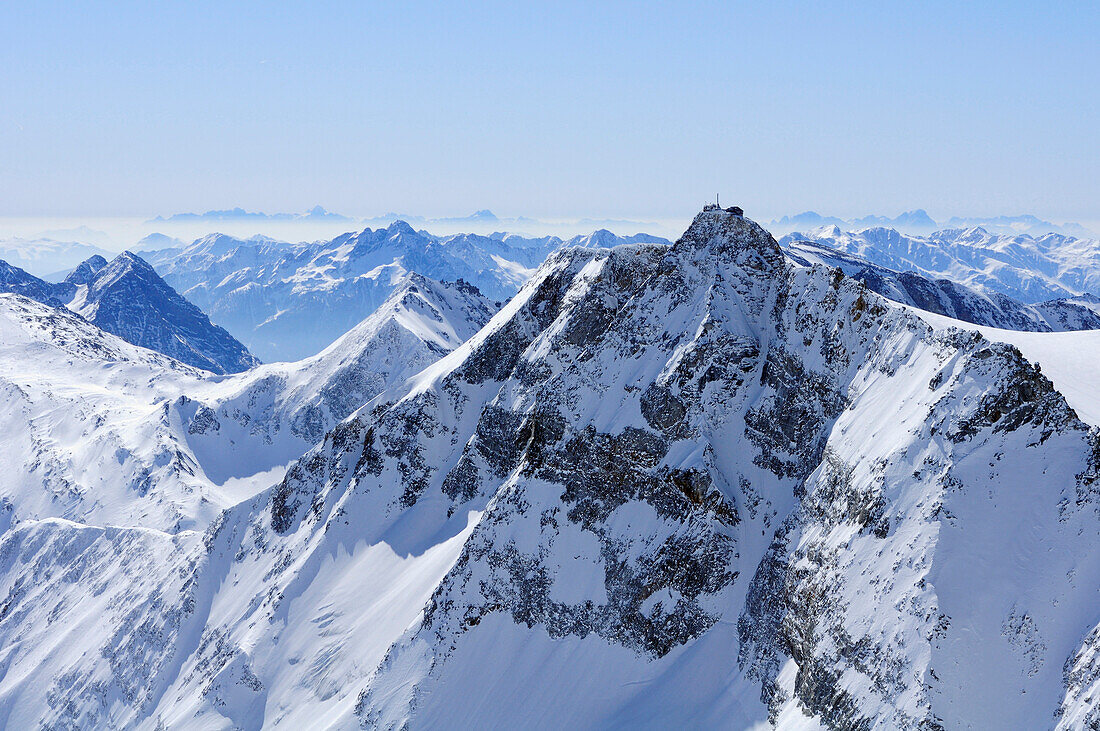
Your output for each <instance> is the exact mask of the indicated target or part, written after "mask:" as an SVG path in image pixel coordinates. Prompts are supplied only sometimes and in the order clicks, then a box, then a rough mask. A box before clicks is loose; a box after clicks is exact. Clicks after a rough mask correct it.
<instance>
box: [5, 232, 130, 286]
mask: <svg viewBox="0 0 1100 731" xmlns="http://www.w3.org/2000/svg"><path fill="white" fill-rule="evenodd" d="M96 255H99V256H106V257H113V256H114V255H115V252H111V251H108V250H107V249H103V248H101V247H99V246H95V245H93V244H87V243H78V242H76V241H58V240H55V239H51V238H33V239H21V238H12V239H5V240H2V241H0V259H2V260H3V261H6V262H7V263H8V264H10V265H12V266H15V267H19V268H20V269H23V270H24V271H27V272H30V273H31V274H33V275H35V276H36V277H48V276H50V275H53V274H56V273H58V272H64V271H68V270H69V269H72V268H73V267H75V266H76V265H77V264H79V263H80V262H82V261H84V260H85V259H87V258H89V257H91V256H96Z"/></svg>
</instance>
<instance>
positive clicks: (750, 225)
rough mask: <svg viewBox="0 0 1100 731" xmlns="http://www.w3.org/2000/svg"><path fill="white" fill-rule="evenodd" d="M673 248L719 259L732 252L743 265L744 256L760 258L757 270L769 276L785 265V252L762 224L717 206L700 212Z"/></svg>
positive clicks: (733, 256) (735, 258)
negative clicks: (705, 254) (706, 254)
mask: <svg viewBox="0 0 1100 731" xmlns="http://www.w3.org/2000/svg"><path fill="white" fill-rule="evenodd" d="M673 249H674V250H675V251H685V252H687V251H690V252H693V253H694V254H696V255H697V254H698V253H700V252H706V253H708V254H713V255H716V256H719V255H722V254H726V253H728V254H730V255H731V256H732V258H733V259H734V260H736V261H737V262H738V263H745V262H742V255H744V254H753V255H755V256H756V257H757V258H758V259H759V262H758V265H757V266H755V267H754V268H756V269H763V270H764V271H767V272H769V273H772V272H775V271H778V270H780V269H782V268H783V267H784V266H785V264H784V258H783V251H782V249H780V247H779V244H778V243H777V242H776V240H775V239H774V238H773V237H772V235H771V234H770V233H768V232H767V231H765V230H764V228H763V227H762V226H760V224H758V223H757V222H756V221H753V220H752V219H750V218H745V216H744V215H742V214H740V213H734V212H731V211H729V210H726V209H722V208H718V207H716V206H715V207H709V206H708V207H707V208H704V209H703V210H702V211H700V212H699V213H698V214H697V215H696V216H695V219H694V220H693V221H692V222H691V225H690V226H688V228H687V230H686V231H684V234H683V235H682V236H681V237H680V238H679V239H677V241H676V243H675V244H673Z"/></svg>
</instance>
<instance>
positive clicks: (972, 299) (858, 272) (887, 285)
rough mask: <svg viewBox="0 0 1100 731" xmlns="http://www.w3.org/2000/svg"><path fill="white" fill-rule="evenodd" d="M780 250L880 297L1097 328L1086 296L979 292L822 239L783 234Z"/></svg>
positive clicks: (1016, 325) (995, 322) (1057, 326)
mask: <svg viewBox="0 0 1100 731" xmlns="http://www.w3.org/2000/svg"><path fill="white" fill-rule="evenodd" d="M783 251H784V253H785V254H786V255H787V257H788V258H789V259H791V261H792V262H794V263H796V264H800V265H803V266H812V265H814V264H822V265H825V266H828V267H831V268H834V269H840V270H841V271H842V272H844V274H846V275H848V276H849V277H852V278H853V279H856V280H858V281H860V282H862V283H863V284H864V285H866V286H867V288H868V289H870V290H873V291H875V292H877V293H879V294H881V295H882V296H884V297H888V298H889V299H891V300H893V301H895V302H900V303H902V304H906V305H910V306H912V307H916V308H918V309H921V310H924V311H926V312H933V313H936V314H938V315H943V316H945V317H950V318H953V319H956V320H961V321H963V322H969V323H972V324H974V325H985V326H988V327H996V328H1001V329H1005V330H1020V331H1026V332H1063V331H1070V330H1100V314H1097V309H1098V308H1097V307H1096V305H1095V303H1092V302H1089V301H1086V299H1082V298H1075V299H1057V300H1050V301H1048V302H1040V303H1037V304H1025V303H1023V302H1020V301H1019V300H1016V299H1013V298H1012V297H1009V296H1008V295H1006V294H1002V293H1000V292H992V293H983V292H979V291H977V290H974V289H971V288H970V287H967V286H964V285H962V284H957V283H956V282H952V281H950V280H948V279H933V278H931V277H925V276H922V275H920V274H917V273H915V272H913V271H896V270H893V269H888V268H886V267H883V266H879V265H877V264H874V263H872V262H871V261H870V260H868V259H865V258H863V257H861V256H859V255H856V254H850V253H847V252H844V251H840V250H837V249H835V248H832V247H831V246H828V245H827V244H823V243H815V242H811V241H800V240H796V239H786V240H784V242H783Z"/></svg>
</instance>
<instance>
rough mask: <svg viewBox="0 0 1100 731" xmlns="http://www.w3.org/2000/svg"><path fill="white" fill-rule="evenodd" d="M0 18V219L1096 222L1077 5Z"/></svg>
mask: <svg viewBox="0 0 1100 731" xmlns="http://www.w3.org/2000/svg"><path fill="white" fill-rule="evenodd" d="M759 5H760V6H759V7H758V6H755V5H754V6H749V5H736V4H724V3H722V4H719V3H713V4H712V3H668V2H664V3H652V4H649V3H647V4H640V3H622V4H615V3H591V2H584V3H566V2H556V3H547V4H544V5H541V4H540V5H535V4H534V3H524V2H521V3H515V2H509V3H451V4H446V5H444V4H437V3H418V2H400V3H384V4H382V3H380V4H374V3H359V2H345V3H335V2H312V3H295V4H294V5H293V6H291V5H290V4H288V3H272V2H262V3H261V2H256V3H244V2H225V1H224V0H221V1H219V2H179V3H175V2H173V3H167V2H164V3H162V2H141V3H136V2H110V3H93V2H79V3H75V2H65V3H53V2H41V1H36V2H14V1H9V2H4V3H2V4H0V215H3V216H55V215H56V216H93V215H94V216H106V215H112V216H113V215H119V216H147V215H148V216H152V215H155V214H162V213H163V214H167V213H172V212H177V211H187V210H206V209H210V208H227V207H233V206H237V205H239V206H243V207H245V208H248V209H254V210H264V211H269V212H272V211H276V210H286V211H299V210H304V209H305V208H308V207H310V206H313V205H315V204H321V205H323V206H325V207H327V208H329V209H331V210H336V211H340V212H342V213H347V214H350V215H367V214H377V213H383V212H386V211H399V212H409V213H417V214H422V215H458V214H466V213H469V212H471V211H473V210H475V209H479V208H490V209H492V210H493V211H495V212H496V213H497V214H498V215H503V216H508V215H528V216H539V217H546V218H552V217H583V216H598V217H633V218H641V219H646V218H669V217H681V216H684V215H690V213H691V212H692V211H694V210H695V209H696V208H697V207H698V205H699V204H700V203H701V202H702V201H703V200H704V199H707V198H710V197H712V196H713V194H714V193H715V192H716V191H717V192H721V194H722V197H723V201H729V202H734V201H737V202H741V203H742V204H743V205H744V207H745V209H746V211H747V212H748V213H749V214H750V215H753V216H754V217H756V218H759V219H766V218H769V217H771V216H774V215H780V214H783V213H796V212H799V211H802V210H806V209H814V210H818V211H820V212H822V213H828V214H833V215H842V216H846V215H855V214H865V213H884V214H896V213H898V212H900V211H901V210H903V209H908V208H913V207H924V208H926V209H927V210H928V211H929V212H930V213H931V214H932V215H933V216H934V217H939V218H941V219H943V218H946V217H948V216H950V215H955V214H968V215H994V214H1002V213H1003V214H1016V213H1023V212H1030V213H1035V214H1037V215H1040V216H1044V217H1047V218H1051V219H1054V220H1066V219H1070V220H1097V219H1100V210H1098V206H1100V141H1098V132H1100V113H1098V104H1100V102H1098V95H1100V42H1098V36H1100V11H1098V9H1097V8H1098V7H1100V5H1098V4H1097V3H1095V2H1088V3H1085V2H1082V3H1056V4H1051V3H1015V2H998V3H959V2H924V3H919V4H911V5H910V6H907V8H906V9H905V10H902V9H900V4H897V3H874V4H866V5H862V4H856V3H846V4H844V6H845V7H844V9H843V10H837V9H836V8H835V7H834V6H835V5H838V4H836V3H760V4H759Z"/></svg>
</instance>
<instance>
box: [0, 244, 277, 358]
mask: <svg viewBox="0 0 1100 731" xmlns="http://www.w3.org/2000/svg"><path fill="white" fill-rule="evenodd" d="M0 292H13V293H15V294H21V295H25V296H27V297H30V298H31V299H34V300H37V301H38V302H42V303H43V304H46V305H50V306H53V307H66V308H68V309H69V310H71V311H73V312H75V313H77V314H79V315H80V316H82V317H84V318H85V319H86V320H88V321H89V322H91V323H93V324H94V325H97V326H98V327H100V328H102V329H104V330H106V331H107V332H110V333H113V334H115V335H118V336H119V337H121V338H123V339H124V340H126V341H127V342H130V343H133V344H135V345H140V346H142V347H146V348H149V349H150V350H155V351H157V352H158V353H163V354H165V355H168V356H171V357H173V358H175V359H176V360H179V361H180V362H183V363H187V364H188V365H192V366H195V367H196V368H202V369H204V370H208V371H210V372H212V373H237V372H240V371H244V370H247V369H249V368H251V367H252V366H254V365H256V363H258V361H257V360H256V359H255V358H254V357H253V356H252V354H251V353H249V352H248V350H247V349H246V348H245V347H244V346H243V345H241V343H239V342H238V341H236V340H235V339H233V337H232V336H231V335H230V334H229V333H228V332H226V331H225V330H224V329H223V328H220V327H217V326H216V325H213V324H212V323H211V322H210V318H208V317H207V316H206V314H205V313H203V312H202V311H201V310H199V309H198V308H197V307H195V306H194V305H193V304H191V303H190V302H188V301H187V300H186V299H184V298H183V297H181V296H180V295H179V293H177V292H176V291H175V290H174V289H172V288H171V287H170V286H168V284H167V283H165V281H164V280H163V279H161V278H160V276H158V275H157V273H156V272H155V271H154V270H153V268H152V267H151V266H149V264H148V263H147V262H145V260H143V259H142V258H141V257H139V256H137V255H135V254H132V253H130V252H124V253H122V254H119V255H118V256H117V257H115V259H114V260H112V261H111V262H108V261H107V260H106V259H104V258H103V257H102V256H99V255H95V256H92V257H89V258H88V259H87V260H86V261H84V262H82V263H81V264H80V265H79V266H77V267H76V268H74V269H73V270H72V271H71V272H70V273H69V274H68V276H66V277H65V279H64V281H62V282H59V283H56V284H54V283H50V282H46V281H44V280H42V279H39V278H38V277H35V276H33V275H31V274H28V273H27V272H25V271H23V270H21V269H18V268H16V267H12V266H10V265H9V264H7V263H6V262H3V261H0Z"/></svg>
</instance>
